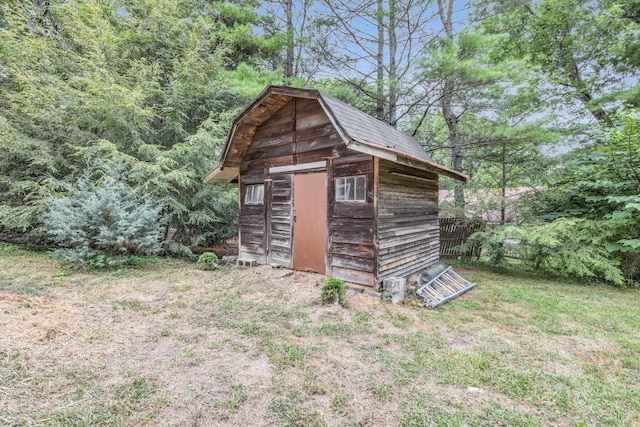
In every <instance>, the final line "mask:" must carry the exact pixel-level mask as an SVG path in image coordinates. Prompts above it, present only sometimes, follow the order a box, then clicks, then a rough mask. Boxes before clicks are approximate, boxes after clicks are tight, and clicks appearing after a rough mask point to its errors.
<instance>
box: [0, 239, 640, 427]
mask: <svg viewBox="0 0 640 427" xmlns="http://www.w3.org/2000/svg"><path fill="white" fill-rule="evenodd" d="M0 272H1V273H0V331H1V333H0V403H1V404H0V424H6V425H179V426H185V425H202V426H239V425H244V426H254V425H255V426H260V425H289V426H311V425H319V426H322V425H331V426H334V425H335V426H342V425H354V426H373V425H376V426H399V425H406V426H414V425H461V424H463V423H467V424H468V425H483V424H484V425H580V423H585V425H595V424H618V425H624V424H626V425H636V424H638V423H640V416H639V413H640V403H639V400H638V397H637V396H638V395H639V392H640V390H639V389H638V383H639V381H638V380H639V379H640V359H639V358H638V356H637V354H638V353H637V350H638V348H639V347H638V346H639V345H640V344H639V341H638V336H637V331H638V330H639V329H637V328H638V327H639V326H640V325H639V323H638V322H639V320H638V319H640V312H639V310H638V307H639V306H640V304H639V303H640V297H639V296H638V294H637V292H636V293H634V292H629V291H620V290H615V289H610V288H604V287H597V286H596V287H584V286H579V285H555V284H552V283H550V282H544V281H542V282H538V281H535V280H532V279H514V278H505V277H501V276H497V275H495V274H492V273H483V272H478V271H471V270H466V271H464V273H465V274H466V275H467V276H468V277H470V278H471V279H473V280H476V281H477V282H478V286H477V287H476V289H474V290H473V291H471V292H470V293H468V294H465V296H463V297H461V298H459V299H457V300H455V301H453V302H451V303H449V304H447V305H445V306H443V307H442V308H440V309H438V310H434V311H428V310H426V309H424V308H421V307H418V306H416V305H414V304H411V303H407V304H404V305H399V306H392V305H390V304H388V303H384V302H382V301H380V300H377V299H374V298H372V297H368V296H364V295H361V294H357V293H353V292H348V294H347V306H346V307H338V306H323V305H321V304H320V286H321V282H322V280H323V277H322V276H320V275H315V274H307V273H300V272H296V273H294V274H293V275H290V276H285V273H286V272H287V270H274V269H271V268H268V267H258V268H253V269H235V268H230V269H226V270H222V271H215V272H204V271H199V270H196V269H195V268H194V266H193V265H191V264H186V263H177V262H176V263H169V264H165V265H161V266H155V267H147V268H145V269H142V270H125V271H120V272H106V273H95V274H93V273H92V274H82V273H73V274H70V275H66V273H64V272H61V271H60V266H59V265H58V264H57V263H56V262H55V261H53V260H50V259H49V258H47V257H46V256H42V255H34V254H30V253H27V252H22V251H19V250H17V251H5V252H0ZM578 292H581V293H582V294H580V293H578ZM574 294H575V295H574ZM547 298H549V299H547ZM580 304H581V306H579V307H578V308H576V306H578V305H580ZM572 307H573V308H572ZM605 307H606V309H605ZM599 308H602V311H601V312H598V310H597V309H599ZM634 328H636V329H635V330H634Z"/></svg>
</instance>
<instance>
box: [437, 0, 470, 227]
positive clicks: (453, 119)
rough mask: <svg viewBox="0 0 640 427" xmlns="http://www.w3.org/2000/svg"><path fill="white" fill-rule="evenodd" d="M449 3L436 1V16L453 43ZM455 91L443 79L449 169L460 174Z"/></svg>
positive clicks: (459, 194)
mask: <svg viewBox="0 0 640 427" xmlns="http://www.w3.org/2000/svg"><path fill="white" fill-rule="evenodd" d="M448 1H449V3H448V5H447V6H446V10H445V5H444V4H443V0H438V14H439V15H440V20H441V21H442V26H443V28H444V31H445V33H446V35H447V37H448V38H449V40H451V42H453V5H454V1H455V0H448ZM454 91H455V82H454V81H453V79H452V78H451V77H448V76H447V77H445V78H444V85H443V88H442V115H443V117H444V120H445V122H446V123H447V128H448V129H449V143H450V144H451V168H452V169H453V170H455V171H456V172H461V173H462V159H463V154H462V142H461V141H460V135H459V133H458V119H459V117H458V116H457V115H456V113H455V111H453V95H454ZM463 185H464V184H463V183H462V182H461V181H454V189H453V197H454V206H455V211H456V216H457V217H460V218H464V217H465V208H466V202H465V200H464V187H463Z"/></svg>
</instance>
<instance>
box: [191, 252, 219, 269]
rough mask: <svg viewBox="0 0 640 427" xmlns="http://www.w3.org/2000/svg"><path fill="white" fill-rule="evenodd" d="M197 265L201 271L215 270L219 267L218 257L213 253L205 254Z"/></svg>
mask: <svg viewBox="0 0 640 427" xmlns="http://www.w3.org/2000/svg"><path fill="white" fill-rule="evenodd" d="M196 265H197V267H198V268H199V269H200V270H209V271H210V270H215V269H216V268H217V267H218V256H217V255H216V254H214V253H213V252H204V253H203V254H202V255H200V257H199V258H198V262H197V264H196Z"/></svg>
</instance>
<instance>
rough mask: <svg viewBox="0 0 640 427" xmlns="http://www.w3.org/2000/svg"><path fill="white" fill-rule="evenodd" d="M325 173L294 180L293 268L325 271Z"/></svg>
mask: <svg viewBox="0 0 640 427" xmlns="http://www.w3.org/2000/svg"><path fill="white" fill-rule="evenodd" d="M326 259H327V174H326V173H325V172H321V173H307V174H300V175H295V177H294V180H293V268H294V269H295V270H309V271H315V272H317V273H322V274H325V270H326V264H327V261H326Z"/></svg>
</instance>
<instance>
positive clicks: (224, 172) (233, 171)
mask: <svg viewBox="0 0 640 427" xmlns="http://www.w3.org/2000/svg"><path fill="white" fill-rule="evenodd" d="M239 174H240V168H237V167H225V168H223V167H220V166H216V167H215V168H213V169H211V170H210V171H209V172H207V174H206V175H205V176H204V177H203V178H202V181H203V182H206V183H208V184H224V183H229V182H231V181H233V180H234V179H236V178H237V177H238V175H239Z"/></svg>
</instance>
